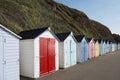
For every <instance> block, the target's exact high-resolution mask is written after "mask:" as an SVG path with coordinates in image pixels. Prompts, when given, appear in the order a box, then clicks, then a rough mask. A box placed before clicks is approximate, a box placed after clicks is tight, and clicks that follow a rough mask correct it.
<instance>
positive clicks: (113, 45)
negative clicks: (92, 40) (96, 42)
mask: <svg viewBox="0 0 120 80" xmlns="http://www.w3.org/2000/svg"><path fill="white" fill-rule="evenodd" d="M112 51H115V42H113V43H112Z"/></svg>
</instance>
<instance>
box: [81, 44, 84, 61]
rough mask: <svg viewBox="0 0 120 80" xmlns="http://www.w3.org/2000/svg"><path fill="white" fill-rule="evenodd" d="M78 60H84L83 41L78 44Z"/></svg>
mask: <svg viewBox="0 0 120 80" xmlns="http://www.w3.org/2000/svg"><path fill="white" fill-rule="evenodd" d="M80 48H81V49H80V50H81V51H80V54H81V55H80V62H84V43H83V42H81V44H80Z"/></svg>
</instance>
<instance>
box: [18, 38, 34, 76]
mask: <svg viewBox="0 0 120 80" xmlns="http://www.w3.org/2000/svg"><path fill="white" fill-rule="evenodd" d="M20 74H21V75H23V76H26V77H31V78H34V40H33V39H28V40H20Z"/></svg>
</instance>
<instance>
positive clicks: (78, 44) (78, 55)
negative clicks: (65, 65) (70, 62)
mask: <svg viewBox="0 0 120 80" xmlns="http://www.w3.org/2000/svg"><path fill="white" fill-rule="evenodd" d="M76 48H77V56H76V58H77V62H80V56H81V53H80V49H81V48H80V43H78V42H77V43H76Z"/></svg>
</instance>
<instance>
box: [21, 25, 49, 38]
mask: <svg viewBox="0 0 120 80" xmlns="http://www.w3.org/2000/svg"><path fill="white" fill-rule="evenodd" d="M47 29H48V27H44V28H39V29H33V30H27V31H22V32H20V34H19V35H20V36H21V37H22V39H34V38H36V37H37V36H38V35H40V34H41V33H43V32H44V31H45V30H47Z"/></svg>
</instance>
